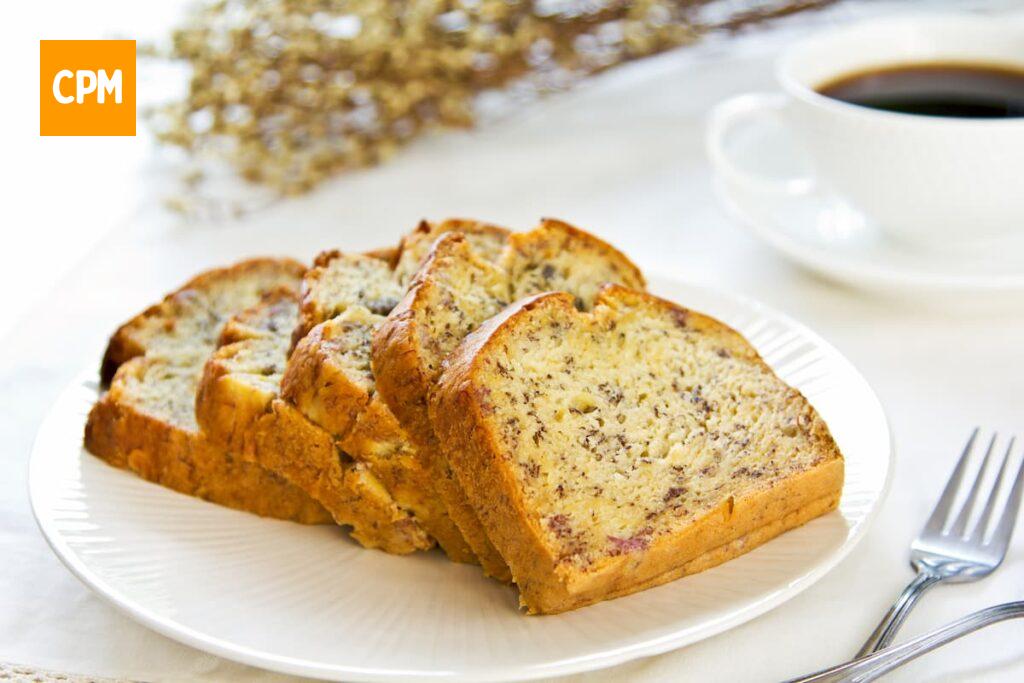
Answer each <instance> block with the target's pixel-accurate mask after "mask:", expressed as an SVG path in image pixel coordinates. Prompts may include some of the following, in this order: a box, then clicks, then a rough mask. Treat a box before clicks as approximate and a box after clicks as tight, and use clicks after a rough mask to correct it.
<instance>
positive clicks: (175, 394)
mask: <svg viewBox="0 0 1024 683" xmlns="http://www.w3.org/2000/svg"><path fill="white" fill-rule="evenodd" d="M304 270H305V269H304V267H303V266H302V265H301V264H299V263H297V262H295V261H290V260H287V259H253V260H249V261H244V262H241V263H239V264H237V265H235V266H231V267H227V268H220V269H216V270H212V271H208V272H206V273H203V274H201V275H199V276H198V277H196V278H193V279H192V280H190V281H189V282H188V283H186V284H185V285H184V286H183V287H182V288H181V289H179V290H178V291H176V292H174V293H172V294H170V295H168V296H167V297H166V298H165V299H164V300H163V301H162V302H160V303H159V304H156V305H154V306H152V307H150V308H149V309H147V310H146V311H145V312H143V313H142V314H140V315H138V316H136V317H135V318H133V319H132V320H130V321H129V322H127V323H125V324H124V325H122V326H121V327H120V328H119V329H118V330H117V332H116V333H115V334H114V336H113V337H112V338H111V340H110V342H109V344H108V347H107V351H106V353H105V354H104V360H103V366H102V368H101V378H102V380H103V382H104V384H109V388H108V389H107V390H106V391H105V392H104V394H103V395H102V396H101V397H100V399H99V400H98V401H97V402H96V404H95V405H94V406H93V408H92V410H91V411H90V413H89V418H88V421H87V423H86V428H85V447H86V448H87V449H88V450H89V451H90V452H91V453H93V454H94V455H96V456H98V457H100V458H102V459H104V460H106V461H107V462H109V463H110V464H112V465H115V466H117V467H122V468H126V469H130V470H132V471H134V472H135V473H137V474H138V475H139V476H141V477H143V478H145V479H148V480H150V481H154V482H156V483H159V484H162V485H164V486H166V487H168V488H171V489H174V490H176V491H179V492H181V493H186V494H189V495H193V496H197V497H199V498H203V499H205V500H209V501H211V502H214V503H219V504H221V505H226V506H228V507H233V508H237V509H240V510H245V511H248V512H253V513H256V514H259V515H263V516H269V517H278V518H281V519H289V520H293V521H297V522H303V523H325V522H329V521H330V516H329V515H328V514H327V512H326V510H324V508H323V507H322V506H321V505H319V504H318V503H317V502H316V501H314V500H313V499H312V498H310V497H309V496H308V495H307V494H305V493H304V492H303V491H302V490H301V489H299V488H297V487H295V486H293V485H291V484H289V483H288V482H287V481H285V480H283V479H281V478H280V477H278V476H277V475H275V474H273V473H272V472H268V471H266V470H265V469H263V468H261V467H259V466H258V465H255V464H253V463H250V462H246V461H245V460H243V459H241V458H239V457H238V456H237V453H233V452H230V451H227V450H224V449H221V448H218V447H216V446H215V445H214V444H212V443H210V442H209V440H207V439H206V438H205V437H204V436H203V434H202V433H201V432H200V430H199V426H198V423H197V419H196V414H195V400H196V390H197V387H198V383H199V379H200V376H201V374H202V371H203V364H204V362H205V360H206V357H207V356H209V354H210V353H211V352H212V351H213V349H214V348H215V345H216V342H217V339H218V336H219V335H220V334H221V331H222V328H223V327H224V323H225V321H226V320H227V319H228V318H229V316H231V315H233V314H235V313H237V312H239V311H241V310H242V309H244V308H246V307H248V306H251V305H253V304H255V303H256V302H258V301H259V300H260V298H261V297H262V296H263V295H264V294H265V293H267V292H270V291H273V290H276V289H279V288H281V287H284V288H291V290H292V291H294V290H295V289H296V288H297V287H298V283H299V278H300V277H301V275H302V273H303V272H304Z"/></svg>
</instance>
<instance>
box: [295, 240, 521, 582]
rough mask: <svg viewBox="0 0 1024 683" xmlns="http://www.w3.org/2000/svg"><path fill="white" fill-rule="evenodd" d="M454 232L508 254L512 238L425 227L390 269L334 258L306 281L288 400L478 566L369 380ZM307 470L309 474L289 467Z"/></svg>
mask: <svg viewBox="0 0 1024 683" xmlns="http://www.w3.org/2000/svg"><path fill="white" fill-rule="evenodd" d="M452 231H457V232H459V233H460V234H462V235H464V236H465V239H466V240H468V241H470V242H471V243H472V244H474V245H476V247H477V248H478V249H480V251H481V252H482V253H484V254H487V255H492V256H493V255H494V254H497V253H498V252H499V251H500V250H501V249H502V248H504V244H505V241H506V238H507V236H508V231H507V230H504V229H502V228H498V227H495V226H490V225H487V224H484V223H477V222H474V221H466V220H449V221H444V222H442V223H438V224H430V223H426V222H424V223H421V224H420V225H419V226H418V227H417V228H416V230H414V231H413V232H412V233H410V234H409V235H407V236H406V237H405V238H404V239H403V240H402V244H401V247H400V249H399V252H398V254H397V255H396V257H395V258H394V259H393V260H390V261H385V260H381V259H379V258H373V257H371V256H367V255H362V254H345V253H341V252H337V251H333V252H326V253H324V254H321V256H320V257H319V258H318V259H317V262H316V266H315V267H314V268H312V269H311V270H310V271H309V272H308V273H307V274H306V277H305V280H304V284H303V297H302V306H301V311H300V321H299V324H298V325H297V326H296V333H295V335H294V336H295V338H297V339H299V341H298V343H297V345H296V347H295V350H294V352H293V353H292V355H291V358H290V359H289V362H288V366H287V369H286V370H285V374H284V378H283V380H282V385H281V394H282V396H283V397H284V398H285V399H286V400H287V401H289V402H290V403H291V404H293V405H294V406H296V407H297V408H298V409H299V411H301V413H302V414H303V415H305V416H306V417H308V418H309V419H310V420H311V421H312V422H313V423H315V424H316V425H318V426H319V427H322V428H323V429H325V430H327V431H328V432H329V433H330V434H331V435H332V436H333V437H334V438H335V439H336V441H337V443H338V444H339V446H340V447H341V448H342V449H343V450H344V451H346V452H348V453H350V454H351V455H352V456H353V457H354V458H355V459H356V460H357V461H360V462H363V463H366V465H367V466H368V467H369V468H370V469H371V470H372V471H373V472H374V473H375V474H376V475H377V476H378V478H379V479H380V480H381V482H382V483H383V485H384V487H385V488H386V489H387V490H388V491H390V492H391V494H392V496H393V497H394V498H395V500H396V501H397V502H398V503H399V505H401V506H402V507H403V508H404V509H406V510H408V511H410V512H411V513H412V514H413V516H414V518H415V519H417V520H418V521H419V522H420V523H421V524H422V525H423V527H424V528H425V529H426V530H427V531H428V532H429V533H430V534H431V535H432V536H433V537H434V538H435V539H436V540H437V542H438V543H439V544H440V545H441V547H442V548H443V549H444V551H445V552H446V553H447V554H448V556H449V557H450V558H451V559H452V560H454V561H456V562H475V561H476V558H475V556H474V554H473V552H472V551H471V550H470V548H469V546H468V545H467V544H466V542H465V540H464V539H463V537H462V534H461V533H460V531H459V529H458V527H456V526H455V524H454V523H453V521H452V520H451V518H450V516H449V513H448V510H447V507H446V506H445V505H444V503H443V501H442V500H441V498H440V497H439V496H438V494H437V492H436V490H435V484H434V482H433V481H432V479H431V476H430V472H429V470H428V469H427V468H425V467H423V465H422V463H421V461H420V459H419V458H418V457H417V456H416V454H415V449H414V448H413V447H412V444H411V443H410V440H409V437H408V435H407V434H406V433H405V431H404V430H403V429H402V428H401V426H400V425H399V422H398V420H397V419H396V418H395V416H394V415H393V414H392V412H391V411H390V410H389V409H388V407H387V405H386V404H385V403H384V402H383V401H382V400H381V399H380V397H379V396H378V395H377V392H376V386H375V380H374V376H373V373H372V372H371V370H370V350H371V338H372V335H373V331H374V329H375V328H376V326H377V325H379V324H380V323H381V322H382V321H383V320H384V315H386V314H387V313H388V312H390V310H391V308H393V307H394V305H395V304H396V303H397V302H398V300H399V298H400V297H401V296H402V294H403V292H404V286H405V284H406V280H407V278H408V277H409V276H410V274H412V273H414V272H415V271H416V269H417V268H418V267H419V265H420V264H421V262H422V261H423V259H424V258H425V256H426V255H427V253H429V249H430V246H431V244H432V243H433V241H434V240H435V239H436V238H437V237H438V236H439V235H441V234H444V233H448V232H452ZM300 466H304V465H303V464H302V463H299V462H296V463H294V464H293V465H292V467H300ZM281 471H282V473H284V474H286V475H287V471H286V470H281Z"/></svg>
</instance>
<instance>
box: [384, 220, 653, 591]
mask: <svg viewBox="0 0 1024 683" xmlns="http://www.w3.org/2000/svg"><path fill="white" fill-rule="evenodd" d="M607 282H617V283H621V284H624V285H627V286H630V287H634V288H643V287H644V280H643V276H642V275H641V274H640V271H639V270H638V269H637V267H636V266H635V265H633V263H632V262H630V260H629V259H628V258H626V257H625V256H624V255H623V254H621V253H620V252H619V251H617V250H616V249H614V248H613V247H612V246H610V245H609V244H607V243H606V242H603V241H602V240H600V239H598V238H597V237H595V236H593V235H591V234H589V233H586V232H584V231H582V230H579V229H577V228H574V227H572V226H570V225H567V224H566V223H563V222H560V221H555V220H545V221H543V222H542V223H541V225H540V226H539V227H538V228H536V229H534V230H531V231H529V232H524V233H513V234H512V235H511V236H510V237H509V238H508V241H507V244H506V245H505V247H504V249H503V250H502V251H501V252H500V255H499V256H498V257H497V260H496V261H493V260H491V259H488V258H485V257H483V256H482V255H481V254H480V253H479V250H478V249H475V248H474V246H473V245H472V244H471V243H470V242H469V240H467V239H466V238H464V237H463V236H462V235H461V234H459V233H457V232H454V233H449V234H444V235H442V236H441V237H440V238H438V240H437V241H436V242H435V245H434V247H433V249H432V251H431V253H430V255H429V256H428V258H427V260H426V262H425V263H424V265H423V266H422V268H421V269H420V270H419V271H418V272H417V273H416V275H415V277H413V279H412V281H411V283H410V286H409V289H408V291H407V293H406V295H405V297H404V298H403V299H402V302H401V303H400V304H399V305H398V306H397V307H396V308H395V309H394V310H393V311H391V313H390V314H389V315H388V317H387V320H386V321H385V322H384V323H383V324H381V325H380V326H379V327H378V328H377V331H376V333H375V335H374V340H373V374H374V377H375V378H376V386H377V391H378V393H379V394H380V396H381V397H383V399H384V401H385V402H386V403H387V405H388V407H389V408H390V409H391V410H392V412H393V413H394V414H395V415H396V416H397V417H398V420H399V422H400V423H401V424H402V426H403V427H404V428H405V430H406V431H407V432H408V433H409V436H410V437H411V438H412V441H413V444H414V445H415V447H416V452H417V455H418V457H420V459H421V460H422V462H423V465H424V467H425V468H427V469H429V470H430V471H431V473H432V476H433V480H434V483H435V486H437V487H438V489H439V491H440V493H441V496H442V498H443V499H444V502H445V504H446V505H447V507H448V512H449V514H450V515H451V517H452V519H454V520H455V522H456V524H458V526H459V529H460V530H461V531H462V535H463V536H464V537H465V538H466V540H467V542H468V543H469V545H470V547H471V548H472V549H473V552H474V553H475V554H476V555H477V557H478V558H479V560H480V563H481V565H482V566H483V568H484V571H485V572H486V573H487V574H489V575H491V576H494V577H496V578H499V579H503V580H507V579H509V578H510V577H511V574H510V573H509V569H508V566H507V565H506V563H505V561H504V560H503V559H502V557H501V555H500V553H499V552H498V551H497V550H496V549H495V547H494V546H493V545H492V544H491V542H490V540H489V539H488V536H487V534H486V532H485V530H484V528H483V526H481V524H480V521H479V520H478V519H477V518H476V513H475V512H474V510H473V508H472V507H471V506H470V504H469V502H468V501H467V499H466V496H465V494H464V493H463V491H462V490H461V486H460V483H459V482H458V480H456V479H455V476H454V474H453V473H452V471H451V469H450V468H449V467H448V463H447V458H446V457H445V453H444V450H443V449H442V443H441V442H440V441H439V440H438V438H437V435H436V434H435V432H434V428H433V426H432V424H431V421H430V418H429V415H428V410H427V398H428V396H429V394H430V392H431V390H432V387H433V385H434V383H435V381H436V380H437V377H438V375H439V374H440V372H441V363H442V361H443V360H444V358H445V357H446V356H447V355H448V354H449V353H450V352H452V351H453V350H454V349H455V348H456V347H457V346H458V345H459V343H460V342H461V341H462V340H463V338H465V336H466V335H467V334H469V333H470V332H471V331H473V330H474V329H476V327H477V326H478V325H479V324H481V323H482V322H483V321H484V320H486V319H488V318H489V317H491V316H493V315H495V314H496V313H498V312H499V311H500V310H502V308H504V307H505V306H506V305H507V304H508V303H509V302H511V301H514V300H516V299H518V298H521V297H523V296H526V295H528V294H535V293H537V292H543V291H556V290H557V291H567V292H569V293H570V294H571V295H572V296H573V298H574V300H575V301H576V302H577V304H578V305H579V306H581V307H589V305H590V303H591V302H592V300H593V297H594V295H595V294H596V292H597V290H598V288H599V287H600V286H601V285H603V284H604V283H607Z"/></svg>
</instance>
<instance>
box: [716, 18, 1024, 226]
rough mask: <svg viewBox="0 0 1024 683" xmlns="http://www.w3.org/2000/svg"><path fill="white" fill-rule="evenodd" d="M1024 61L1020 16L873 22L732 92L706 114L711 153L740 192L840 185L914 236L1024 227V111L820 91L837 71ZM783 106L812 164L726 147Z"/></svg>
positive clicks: (821, 42) (799, 47) (820, 40)
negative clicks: (767, 88) (969, 110)
mask: <svg viewBox="0 0 1024 683" xmlns="http://www.w3.org/2000/svg"><path fill="white" fill-rule="evenodd" d="M935 62H944V63H951V62H953V63H965V64H982V65H1001V66H1010V67H1013V68H1019V69H1024V21H1021V20H1019V19H1008V18H1005V17H1003V18H1000V17H984V16H973V15H953V16H951V15H939V16H935V15H931V16H914V17H899V18H893V19H885V20H873V21H869V22H866V23H862V24H856V25H853V26H850V27H845V28H841V29H836V30H831V31H828V32H826V33H823V34H819V35H815V36H813V37H811V38H809V39H806V40H804V41H802V42H799V43H797V44H795V45H793V46H792V47H790V48H789V49H787V50H786V51H785V52H784V53H783V55H782V56H781V58H780V59H779V60H778V62H777V64H776V69H775V76H776V79H777V80H778V83H779V86H780V88H781V92H776V93H751V94H746V95H740V96H737V97H734V98H732V99H729V100H727V101H725V102H723V103H721V104H719V105H718V106H716V107H715V109H714V110H713V111H712V113H711V117H710V120H709V124H708V139H707V143H708V154H709V156H710V158H711V161H712V163H713V165H714V166H715V170H716V171H717V172H718V173H719V174H720V175H721V176H722V177H723V179H725V180H726V181H727V182H730V183H733V184H735V185H736V186H737V187H739V188H740V189H742V190H745V191H752V192H760V193H769V194H777V195H800V194H802V193H807V192H810V191H813V190H817V189H822V190H826V191H832V192H835V193H836V194H837V195H839V196H840V197H842V198H843V199H844V200H846V201H847V202H848V203H849V204H851V205H853V206H854V207H855V208H856V209H859V210H860V211H862V212H863V213H864V214H866V215H867V216H868V217H869V218H871V219H872V220H873V221H874V222H876V223H877V224H878V226H879V228H880V229H881V230H883V231H884V232H885V233H887V234H889V235H892V236H893V237H897V238H899V239H901V240H905V241H910V242H914V243H918V244H947V245H948V244H955V243H965V242H969V241H973V240H978V239H983V238H992V237H996V236H1001V235H1007V234H1009V233H1013V232H1024V118H1005V119H968V118H952V117H938V116H924V115H917V114H903V113H894V112H887V111H881V110H877V109H870V108H867V107H862V106H858V105H854V104H849V103H846V102H842V101H839V100H836V99H833V98H830V97H826V96H824V95H821V94H819V93H818V92H816V91H815V88H818V87H821V86H822V85H824V84H826V83H828V82H830V81H833V80H834V79H836V78H838V77H842V76H846V75H850V74H854V73H857V72H862V71H865V70H871V69H876V68H881V67H892V66H900V65H911V64H921V63H935ZM767 116H780V117H781V118H782V120H783V121H784V122H785V123H786V125H787V126H789V127H790V128H791V129H792V132H793V133H794V136H795V138H796V140H798V141H799V143H800V144H801V146H802V147H804V150H803V153H804V154H806V156H807V158H808V159H809V160H810V163H811V166H812V167H813V169H814V170H813V174H811V175H808V176H806V177H791V178H780V177H772V176H767V175H765V174H764V173H762V172H759V171H755V170H752V169H750V168H745V167H744V166H743V164H742V160H741V159H734V158H732V157H731V155H730V154H729V147H728V145H727V144H726V140H727V138H728V137H729V135H730V132H731V131H733V130H734V129H735V128H737V127H739V126H740V125H743V124H747V125H749V124H751V123H754V122H756V120H757V119H763V118H765V117H767Z"/></svg>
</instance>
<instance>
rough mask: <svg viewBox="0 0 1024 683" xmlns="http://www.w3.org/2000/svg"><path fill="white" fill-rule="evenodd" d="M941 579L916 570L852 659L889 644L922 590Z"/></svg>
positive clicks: (929, 573)
mask: <svg viewBox="0 0 1024 683" xmlns="http://www.w3.org/2000/svg"><path fill="white" fill-rule="evenodd" d="M939 581H942V577H940V576H938V575H937V574H933V573H932V572H929V571H922V572H918V574H917V576H915V577H914V580H913V581H911V582H910V583H909V584H907V587H906V588H904V589H903V592H902V593H900V597H898V598H897V599H896V602H894V603H893V604H892V607H890V608H889V611H888V612H886V614H885V616H884V617H882V621H880V622H879V624H878V626H877V627H875V630H874V632H873V633H872V634H871V636H870V637H868V639H867V640H866V641H865V642H864V644H863V645H862V646H861V648H860V650H859V651H858V652H857V655H856V656H855V657H854V659H860V658H861V657H864V656H866V655H869V654H871V653H872V652H877V651H878V650H882V649H884V648H886V647H888V646H889V643H891V642H892V641H893V638H895V637H896V632H897V631H899V630H900V627H901V626H903V622H904V621H905V620H906V618H907V615H908V614H910V610H912V609H913V608H914V605H916V604H917V601H918V599H919V598H920V597H921V596H922V595H924V592H925V591H926V590H928V589H929V588H931V587H932V586H934V585H935V584H937V583H938V582H939Z"/></svg>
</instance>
